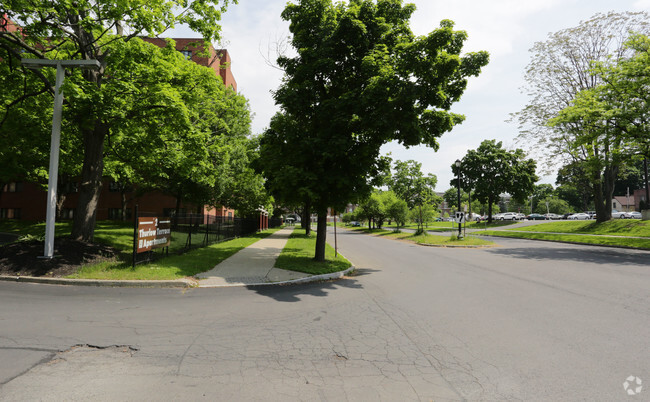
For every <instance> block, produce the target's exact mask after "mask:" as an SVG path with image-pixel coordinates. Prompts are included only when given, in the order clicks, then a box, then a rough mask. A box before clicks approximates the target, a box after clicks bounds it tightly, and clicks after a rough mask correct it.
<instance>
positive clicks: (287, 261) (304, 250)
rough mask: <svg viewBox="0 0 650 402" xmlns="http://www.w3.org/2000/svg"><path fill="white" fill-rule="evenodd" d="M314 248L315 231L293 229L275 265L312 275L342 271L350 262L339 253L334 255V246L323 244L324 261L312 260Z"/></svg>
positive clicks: (348, 266)
mask: <svg viewBox="0 0 650 402" xmlns="http://www.w3.org/2000/svg"><path fill="white" fill-rule="evenodd" d="M315 249H316V233H314V232H312V233H311V235H310V236H307V235H305V232H304V230H302V229H300V228H296V229H294V231H293V233H292V234H291V236H290V237H289V240H288V241H287V245H286V246H285V247H284V249H283V250H282V253H281V254H280V256H279V257H278V259H277V261H276V263H275V267H276V268H281V269H288V270H291V271H298V272H304V273H307V274H312V275H322V274H329V273H332V272H340V271H344V270H346V269H348V268H350V266H352V264H351V263H350V261H348V260H346V259H345V258H344V257H343V256H342V255H341V254H339V255H338V257H334V248H332V247H331V246H330V245H329V244H326V245H325V262H317V261H314V250H315Z"/></svg>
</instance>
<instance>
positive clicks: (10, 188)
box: [2, 182, 23, 193]
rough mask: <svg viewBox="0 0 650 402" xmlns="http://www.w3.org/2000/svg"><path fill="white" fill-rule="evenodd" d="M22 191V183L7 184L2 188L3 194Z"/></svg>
mask: <svg viewBox="0 0 650 402" xmlns="http://www.w3.org/2000/svg"><path fill="white" fill-rule="evenodd" d="M22 189H23V183H21V182H12V183H7V184H5V185H4V186H2V192H4V193H17V192H19V191H22Z"/></svg>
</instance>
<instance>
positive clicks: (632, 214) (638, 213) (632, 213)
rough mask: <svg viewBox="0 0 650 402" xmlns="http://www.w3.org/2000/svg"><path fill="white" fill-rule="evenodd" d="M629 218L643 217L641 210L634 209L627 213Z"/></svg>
mask: <svg viewBox="0 0 650 402" xmlns="http://www.w3.org/2000/svg"><path fill="white" fill-rule="evenodd" d="M627 217H628V219H641V212H637V211H632V212H628V213H627Z"/></svg>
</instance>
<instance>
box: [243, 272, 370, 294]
mask: <svg viewBox="0 0 650 402" xmlns="http://www.w3.org/2000/svg"><path fill="white" fill-rule="evenodd" d="M373 272H377V271H376V270H373V269H369V268H360V269H356V270H355V271H354V273H353V274H351V275H350V276H345V277H343V278H341V279H335V280H329V281H322V282H314V283H307V284H292V285H278V286H247V288H248V289H250V290H253V291H255V292H256V293H257V294H260V295H262V296H266V297H270V298H272V299H275V300H276V301H279V302H299V301H301V300H302V297H303V296H316V297H325V296H329V295H330V293H332V292H334V291H336V290H338V289H342V288H348V289H362V288H363V285H362V284H361V283H360V282H359V281H358V280H357V279H356V278H357V277H360V276H365V275H370V274H371V273H373Z"/></svg>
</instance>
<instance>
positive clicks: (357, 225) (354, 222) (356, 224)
mask: <svg viewBox="0 0 650 402" xmlns="http://www.w3.org/2000/svg"><path fill="white" fill-rule="evenodd" d="M350 226H355V227H359V226H361V223H359V222H357V221H352V222H350Z"/></svg>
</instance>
